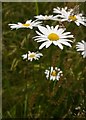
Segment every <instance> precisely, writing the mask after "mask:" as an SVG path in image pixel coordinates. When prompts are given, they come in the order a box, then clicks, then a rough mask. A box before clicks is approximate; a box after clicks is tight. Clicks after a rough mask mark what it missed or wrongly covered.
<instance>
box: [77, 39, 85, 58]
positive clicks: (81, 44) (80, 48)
mask: <svg viewBox="0 0 86 120" xmlns="http://www.w3.org/2000/svg"><path fill="white" fill-rule="evenodd" d="M76 49H77V51H81V52H82V53H81V54H82V55H83V58H85V57H86V42H85V41H84V40H82V41H81V42H78V43H77V45H76Z"/></svg>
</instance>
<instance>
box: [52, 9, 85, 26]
mask: <svg viewBox="0 0 86 120" xmlns="http://www.w3.org/2000/svg"><path fill="white" fill-rule="evenodd" d="M72 12H73V9H68V8H67V7H65V8H59V7H57V8H54V9H53V13H57V14H58V15H56V17H57V18H58V17H59V18H60V20H61V21H68V22H71V21H73V22H75V23H76V25H77V26H80V24H82V25H84V26H86V17H84V16H83V14H82V13H79V14H72Z"/></svg>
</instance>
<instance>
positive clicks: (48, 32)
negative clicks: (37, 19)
mask: <svg viewBox="0 0 86 120" xmlns="http://www.w3.org/2000/svg"><path fill="white" fill-rule="evenodd" d="M38 29H39V30H40V32H41V33H40V32H38V31H36V33H37V34H38V36H35V37H33V38H35V40H36V41H37V42H43V43H42V44H41V46H40V47H39V49H42V48H43V47H44V46H46V48H48V47H49V46H50V45H51V44H52V43H53V44H54V45H56V46H57V45H58V47H59V48H60V49H63V45H62V44H64V45H66V46H69V47H71V44H70V43H68V42H72V41H71V40H69V39H68V38H73V35H70V32H64V31H65V30H66V29H65V28H59V25H57V26H55V28H54V27H53V26H51V27H50V26H48V25H46V27H43V26H38Z"/></svg>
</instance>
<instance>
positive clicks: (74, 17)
mask: <svg viewBox="0 0 86 120" xmlns="http://www.w3.org/2000/svg"><path fill="white" fill-rule="evenodd" d="M69 20H72V21H76V20H77V18H76V16H75V15H71V16H69Z"/></svg>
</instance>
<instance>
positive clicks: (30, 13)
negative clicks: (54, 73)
mask: <svg viewBox="0 0 86 120" xmlns="http://www.w3.org/2000/svg"><path fill="white" fill-rule="evenodd" d="M78 4H79V5H80V11H84V13H85V14H86V9H85V8H86V3H85V2H84V3H80V2H79V3H77V2H71V3H70V2H69V3H68V2H63V3H62V2H58V3H57V2H55V3H54V2H46V3H45V2H43V3H40V2H39V3H36V2H32V3H29V2H28V3H24V2H20V3H18V2H17V3H16V2H12V3H11V2H9V3H2V39H3V42H2V57H3V59H2V63H3V66H2V76H3V79H2V84H3V86H2V90H3V95H2V100H3V103H2V114H3V116H2V117H3V118H40V119H42V118H45V119H49V118H72V119H73V118H85V114H86V104H85V100H86V80H85V79H86V59H83V58H82V56H81V54H79V53H78V52H76V48H75V44H76V43H77V42H78V41H81V40H82V39H84V40H85V39H86V35H85V34H86V31H85V27H84V26H82V25H81V26H80V27H77V26H76V25H75V24H74V23H71V24H70V25H68V23H66V26H67V25H68V27H67V31H71V33H72V34H73V35H74V36H75V38H76V41H75V43H73V44H72V45H73V47H72V48H69V47H64V50H63V51H62V50H60V49H59V48H58V47H56V46H53V45H52V46H50V47H49V48H48V49H46V48H43V49H42V50H40V52H41V53H43V55H44V56H43V57H41V58H40V60H39V61H32V62H30V61H25V60H23V59H22V57H21V55H23V54H25V53H26V52H27V51H29V50H30V51H38V47H39V44H38V43H37V42H36V41H34V40H33V39H32V37H34V36H35V35H36V33H35V30H37V28H34V29H32V30H31V29H18V30H11V29H10V28H9V26H8V24H9V23H17V22H22V23H24V22H26V20H28V19H32V20H34V16H35V15H37V14H43V15H45V14H47V15H50V14H53V8H56V7H57V6H59V7H65V6H68V7H69V8H71V7H72V8H73V7H74V6H75V5H78ZM44 24H49V25H54V26H55V25H57V24H59V23H58V22H56V21H45V22H44ZM53 65H55V66H57V67H60V68H61V70H62V71H63V74H64V75H63V77H62V78H61V80H60V81H58V82H56V84H55V86H54V82H53V81H49V80H47V79H46V76H45V74H44V71H45V69H48V67H49V66H53Z"/></svg>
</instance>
